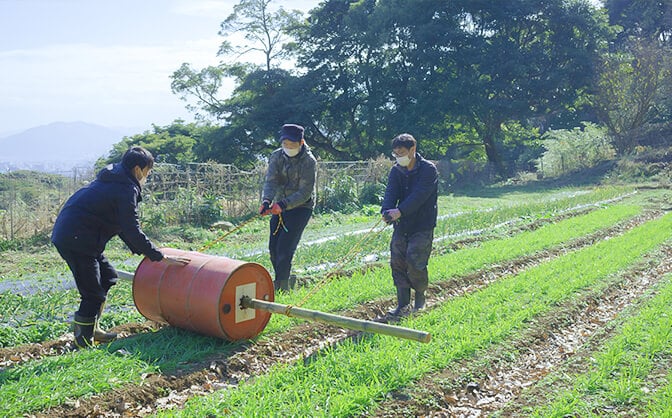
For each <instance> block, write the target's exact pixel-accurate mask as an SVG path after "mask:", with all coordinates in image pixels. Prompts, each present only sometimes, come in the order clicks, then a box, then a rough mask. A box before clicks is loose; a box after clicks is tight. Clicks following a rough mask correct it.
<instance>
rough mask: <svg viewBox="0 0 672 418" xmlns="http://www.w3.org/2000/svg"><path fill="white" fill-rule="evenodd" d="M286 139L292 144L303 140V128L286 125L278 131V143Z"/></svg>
mask: <svg viewBox="0 0 672 418" xmlns="http://www.w3.org/2000/svg"><path fill="white" fill-rule="evenodd" d="M285 139H288V140H290V141H292V142H300V141H301V140H302V139H303V126H301V125H294V124H293V123H288V124H285V125H282V129H280V142H282V141H283V140H285Z"/></svg>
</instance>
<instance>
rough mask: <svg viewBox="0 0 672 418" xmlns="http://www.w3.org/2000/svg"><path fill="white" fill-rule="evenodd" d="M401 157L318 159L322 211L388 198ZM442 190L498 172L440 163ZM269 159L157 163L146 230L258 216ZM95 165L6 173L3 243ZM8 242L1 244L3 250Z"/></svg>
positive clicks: (39, 219)
mask: <svg viewBox="0 0 672 418" xmlns="http://www.w3.org/2000/svg"><path fill="white" fill-rule="evenodd" d="M392 164H393V162H392V161H391V160H389V159H387V158H385V157H380V158H377V159H374V160H368V161H318V163H317V182H316V194H317V201H316V210H317V211H320V212H329V211H345V210H350V209H354V208H357V207H361V206H362V205H363V204H377V203H380V200H381V199H382V196H383V194H384V190H385V183H386V182H387V175H388V173H389V170H390V168H391V167H392ZM436 165H437V167H438V170H439V181H440V185H439V187H440V191H441V192H447V191H450V190H451V189H452V188H453V187H465V186H468V185H470V184H488V183H490V182H492V181H493V180H494V179H495V177H496V174H495V170H494V169H493V167H492V166H491V165H489V164H486V163H474V162H469V161H461V162H455V161H437V162H436ZM266 168H267V167H266V164H259V165H258V166H256V167H255V168H253V169H252V170H240V169H238V168H237V167H235V166H233V165H227V164H214V163H193V164H184V165H175V164H165V163H157V164H155V165H154V169H153V170H152V174H151V175H150V177H149V179H148V181H147V184H146V185H145V187H144V188H143V203H142V204H141V205H140V219H141V222H142V224H143V228H148V229H149V228H153V227H163V226H171V225H185V224H188V225H194V226H210V225H212V224H213V223H215V222H217V221H219V220H240V219H241V218H244V217H248V216H250V215H251V214H254V213H256V210H257V209H258V207H259V202H260V199H261V190H262V187H263V183H264V177H265V173H266ZM94 177H95V173H94V170H93V168H85V167H84V168H82V167H80V168H75V169H73V170H70V171H66V172H56V173H40V172H35V171H13V172H7V173H0V243H2V242H3V241H13V240H16V239H25V238H27V237H32V236H36V235H40V234H42V235H44V234H48V233H49V232H50V231H51V228H52V227H53V223H54V221H55V218H56V216H57V214H58V212H59V211H60V209H61V207H62V205H63V204H64V203H65V201H66V200H67V199H68V198H69V197H70V196H71V195H72V194H73V193H74V192H75V191H77V190H78V189H79V188H81V187H83V186H85V185H86V184H87V183H88V182H90V181H91V180H93V179H94ZM1 249H2V246H1V245H0V250H1Z"/></svg>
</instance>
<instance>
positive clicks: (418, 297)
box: [413, 290, 425, 312]
mask: <svg viewBox="0 0 672 418" xmlns="http://www.w3.org/2000/svg"><path fill="white" fill-rule="evenodd" d="M424 307H425V291H424V290H423V291H421V292H418V291H417V290H416V291H415V301H414V302H413V312H417V311H419V310H421V309H423V308H424Z"/></svg>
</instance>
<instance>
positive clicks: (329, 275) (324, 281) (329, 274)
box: [286, 218, 388, 315]
mask: <svg viewBox="0 0 672 418" xmlns="http://www.w3.org/2000/svg"><path fill="white" fill-rule="evenodd" d="M382 220H383V219H382V218H381V219H378V222H376V224H375V225H374V226H372V227H371V229H370V230H369V231H368V232H367V233H366V234H364V236H363V237H362V239H360V240H359V241H358V242H357V243H356V244H355V245H353V246H352V247H350V251H348V253H347V254H346V255H345V257H343V258H342V259H341V261H340V262H339V263H337V264H336V265H335V266H334V267H333V268H331V269H329V271H328V272H327V273H326V274H325V275H324V279H322V280H320V281H319V282H318V283H317V284H316V285H315V286H314V287H313V288H312V289H311V290H310V291H309V292H308V293H307V294H306V296H304V297H303V299H302V300H301V302H299V303H298V304H297V305H296V306H299V307H301V306H303V304H304V303H306V301H308V299H310V298H311V297H312V296H313V295H314V294H315V293H317V291H318V290H320V289H321V288H322V287H324V285H326V284H327V283H328V282H329V281H330V280H332V279H333V278H334V277H336V275H335V274H332V273H333V272H334V271H336V270H337V269H340V268H341V267H342V266H344V265H345V264H346V262H350V261H351V258H352V257H353V256H355V255H357V253H359V250H360V248H361V247H362V245H363V244H364V242H365V241H366V240H368V239H369V238H371V237H375V236H377V235H378V234H380V233H381V232H383V231H384V230H385V228H387V225H388V224H385V226H383V227H382V228H380V230H378V231H376V233H375V234H372V232H373V230H374V229H376V227H378V225H379V224H380V223H381V222H382ZM290 309H291V307H288V309H287V310H286V315H289V310H290Z"/></svg>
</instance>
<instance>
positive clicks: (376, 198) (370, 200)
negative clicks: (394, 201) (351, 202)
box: [359, 183, 385, 205]
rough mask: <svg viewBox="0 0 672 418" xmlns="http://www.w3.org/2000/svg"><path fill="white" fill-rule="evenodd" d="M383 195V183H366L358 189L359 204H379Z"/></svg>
mask: <svg viewBox="0 0 672 418" xmlns="http://www.w3.org/2000/svg"><path fill="white" fill-rule="evenodd" d="M384 197H385V185H384V184H381V183H367V184H365V185H364V186H362V188H361V190H360V191H359V204H360V205H379V204H381V203H382V202H383V198H384Z"/></svg>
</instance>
